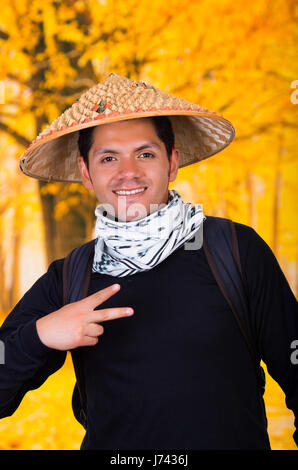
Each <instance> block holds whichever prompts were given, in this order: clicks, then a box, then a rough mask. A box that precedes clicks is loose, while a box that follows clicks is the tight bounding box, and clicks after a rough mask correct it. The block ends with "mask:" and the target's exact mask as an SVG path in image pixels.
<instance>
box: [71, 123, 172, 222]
mask: <svg viewBox="0 0 298 470" xmlns="http://www.w3.org/2000/svg"><path fill="white" fill-rule="evenodd" d="M78 165H79V169H80V172H81V176H82V181H83V183H84V186H85V187H86V188H87V189H93V190H94V192H95V195H96V197H97V199H98V201H99V203H100V204H104V205H105V209H106V210H107V212H108V213H109V214H110V215H111V216H113V218H115V217H116V218H117V219H118V220H120V221H127V222H129V221H132V220H137V219H141V218H144V217H146V216H147V215H149V214H150V213H151V212H154V211H155V210H157V209H158V206H156V205H160V204H163V203H164V204H166V203H167V200H168V191H167V188H168V181H174V180H175V179H176V176H177V172H178V168H179V151H178V150H176V149H175V150H173V152H172V156H171V169H170V165H169V160H168V156H167V152H166V147H165V145H164V143H163V141H162V140H160V138H159V137H158V135H157V134H156V131H155V128H154V124H153V122H152V120H151V119H144V118H143V119H142V118H140V119H132V120H126V121H119V122H115V123H111V124H104V125H99V126H97V127H95V128H94V131H93V144H92V147H91V149H90V152H89V171H88V169H87V167H86V165H85V163H84V160H83V157H79V158H78ZM144 188H145V190H144V191H142V192H139V193H137V194H121V193H120V194H117V192H118V191H123V190H134V189H144ZM150 205H155V206H151V207H150Z"/></svg>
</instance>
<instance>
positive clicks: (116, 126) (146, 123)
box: [93, 118, 159, 140]
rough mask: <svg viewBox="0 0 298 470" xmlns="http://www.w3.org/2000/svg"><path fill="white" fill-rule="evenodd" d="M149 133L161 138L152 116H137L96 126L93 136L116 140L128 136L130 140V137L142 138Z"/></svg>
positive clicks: (96, 138)
mask: <svg viewBox="0 0 298 470" xmlns="http://www.w3.org/2000/svg"><path fill="white" fill-rule="evenodd" d="M148 135H150V136H151V137H155V138H156V139H157V140H159V137H158V135H157V133H156V129H155V126H154V124H153V120H152V119H150V118H137V119H125V120H123V121H116V122H112V123H109V124H102V125H99V126H96V128H95V129H94V134H93V137H94V140H98V139H103V138H107V139H109V138H112V139H116V140H118V139H119V138H120V139H123V138H126V139H128V140H129V139H130V138H141V137H142V136H148Z"/></svg>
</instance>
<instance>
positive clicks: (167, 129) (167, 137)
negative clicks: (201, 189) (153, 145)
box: [78, 116, 175, 169]
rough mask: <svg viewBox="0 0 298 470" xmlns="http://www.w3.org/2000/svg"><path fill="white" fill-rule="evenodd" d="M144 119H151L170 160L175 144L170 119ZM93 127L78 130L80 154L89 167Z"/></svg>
mask: <svg viewBox="0 0 298 470" xmlns="http://www.w3.org/2000/svg"><path fill="white" fill-rule="evenodd" d="M145 119H152V121H153V125H154V127H155V131H156V134H157V136H158V137H159V139H160V140H161V141H162V142H163V143H164V144H165V147H166V151H167V155H168V159H169V161H170V158H171V155H172V150H173V148H174V146H175V136H174V132H173V128H172V124H171V121H170V119H169V118H168V117H167V116H152V117H148V118H145ZM93 130H94V126H93V127H88V128H87V129H81V130H80V131H79V140H78V146H79V151H80V155H81V156H82V157H83V158H84V161H85V163H86V165H87V168H88V169H89V162H88V155H89V151H90V149H91V147H92V144H93Z"/></svg>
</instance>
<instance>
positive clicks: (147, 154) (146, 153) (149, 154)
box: [141, 152, 154, 157]
mask: <svg viewBox="0 0 298 470" xmlns="http://www.w3.org/2000/svg"><path fill="white" fill-rule="evenodd" d="M142 155H145V156H146V157H148V156H149V157H154V155H152V153H149V152H144V153H142V154H141V156H142Z"/></svg>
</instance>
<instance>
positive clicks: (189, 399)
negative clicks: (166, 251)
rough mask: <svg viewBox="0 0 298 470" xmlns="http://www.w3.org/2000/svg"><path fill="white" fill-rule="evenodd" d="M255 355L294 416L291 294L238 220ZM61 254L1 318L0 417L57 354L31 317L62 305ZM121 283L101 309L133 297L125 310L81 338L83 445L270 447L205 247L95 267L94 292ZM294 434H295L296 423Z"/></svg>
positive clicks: (297, 321) (241, 345)
mask: <svg viewBox="0 0 298 470" xmlns="http://www.w3.org/2000/svg"><path fill="white" fill-rule="evenodd" d="M236 232H237V236H238V240H239V249H240V258H241V264H242V268H243V272H244V278H245V282H246V285H247V290H248V295H249V302H250V307H251V326H252V330H253V333H254V337H255V341H256V342H257V344H258V346H259V349H260V352H261V356H262V360H263V361H264V363H266V365H267V369H268V371H269V373H270V375H271V376H272V377H273V378H274V379H275V380H276V381H277V382H278V383H279V385H280V386H281V388H282V389H283V391H284V393H285V395H286V404H287V407H288V408H289V409H291V410H293V412H294V414H295V417H296V419H295V425H296V427H297V416H298V365H297V364H295V361H293V360H291V354H292V353H293V349H292V348H293V344H294V343H293V342H294V341H295V340H297V339H298V312H297V302H296V299H295V297H294V295H293V293H292V291H291V289H290V287H289V284H288V282H287V280H286V278H285V276H284V274H283V272H282V271H281V269H280V267H279V265H278V262H277V260H276V258H275V257H274V255H273V253H272V251H271V249H270V248H269V247H268V245H267V244H266V243H265V242H264V241H263V240H262V238H261V237H260V236H259V235H258V234H257V233H256V232H255V231H254V230H253V229H252V228H250V227H248V226H246V225H243V224H239V223H237V224H236ZM62 264H63V260H57V261H55V262H53V263H52V264H51V265H50V267H49V269H48V271H47V273H46V274H44V275H43V276H42V277H41V278H40V279H39V280H38V281H37V282H36V283H35V284H34V285H33V286H32V288H31V289H30V290H29V291H28V292H27V293H26V294H25V295H24V296H23V298H22V299H21V300H20V302H19V303H18V304H17V305H16V306H15V308H14V309H13V311H12V312H11V313H10V315H8V317H7V318H6V320H5V321H4V323H3V325H2V327H1V328H0V339H1V340H2V341H3V342H4V344H5V364H3V365H0V417H5V416H9V415H11V414H12V413H13V412H14V411H15V409H16V408H17V407H18V406H19V404H20V402H21V400H22V398H23V396H24V394H25V393H26V392H27V391H28V390H30V389H33V388H37V387H39V386H40V385H41V384H42V383H43V382H44V381H45V380H46V378H47V377H48V376H49V375H50V374H52V373H53V372H55V371H56V370H58V369H59V368H60V367H61V366H62V365H63V363H64V361H65V358H66V352H63V351H58V350H54V349H51V348H48V347H47V346H45V345H44V344H43V343H42V342H41V341H40V339H39V337H38V334H37V331H36V320H37V319H38V318H40V317H41V316H43V315H46V314H48V313H51V312H53V311H55V310H57V309H59V308H60V307H61V306H62ZM115 282H118V283H119V284H120V285H121V289H120V291H119V292H118V293H117V294H115V295H114V296H112V297H111V298H110V299H108V300H107V301H105V302H104V303H103V304H102V305H100V306H99V307H98V308H108V307H118V306H119V307H121V306H131V307H133V309H134V315H133V316H132V317H127V318H121V319H116V320H111V321H106V322H104V333H103V335H102V336H100V337H99V342H98V344H97V345H95V346H91V347H84V348H82V350H83V355H82V357H83V368H84V374H85V380H86V384H85V385H86V394H87V403H88V410H87V422H88V425H87V432H86V435H85V437H84V440H83V443H82V447H81V448H82V449H113V450H115V449H119V450H120V449H184V450H190V449H269V448H270V444H269V438H268V434H267V422H266V417H265V414H264V402H263V399H262V397H261V395H260V393H259V390H258V387H257V384H256V377H255V373H254V369H253V365H252V361H251V358H250V355H249V352H248V349H247V346H246V344H245V342H244V340H243V337H242V335H241V333H240V331H239V328H238V326H237V324H236V321H235V319H234V317H233V315H232V312H231V310H230V308H229V306H228V304H227V302H226V300H225V298H224V297H223V295H222V293H221V291H220V289H219V287H218V286H217V284H216V281H215V279H214V277H213V275H212V273H211V271H210V268H209V265H208V263H207V260H206V258H205V254H204V251H203V249H200V250H193V251H192V250H184V248H183V247H181V248H179V249H178V250H176V251H175V252H174V253H172V254H171V255H170V256H169V257H168V258H166V259H165V260H164V261H163V262H162V263H160V264H158V265H157V266H156V267H155V268H154V269H151V270H149V271H147V272H140V273H137V274H134V275H132V276H128V277H123V278H116V277H113V276H109V275H104V274H98V273H93V274H92V275H91V282H90V286H89V294H92V293H94V292H96V291H98V290H100V289H103V288H105V287H107V286H109V285H111V284H114V283H115ZM294 439H295V442H296V444H297V445H298V433H297V430H296V431H295V433H294Z"/></svg>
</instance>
